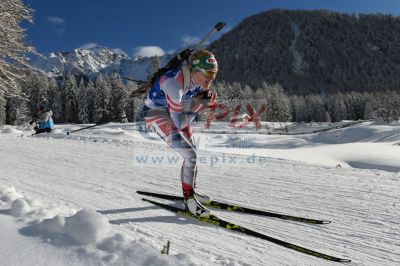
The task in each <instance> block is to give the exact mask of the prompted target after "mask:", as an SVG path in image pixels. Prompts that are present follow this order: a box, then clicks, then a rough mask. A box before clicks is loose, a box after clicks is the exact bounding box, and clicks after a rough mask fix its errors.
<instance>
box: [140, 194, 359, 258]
mask: <svg viewBox="0 0 400 266" xmlns="http://www.w3.org/2000/svg"><path fill="white" fill-rule="evenodd" d="M142 200H143V201H146V202H148V203H151V204H154V205H156V206H159V207H161V208H163V209H165V210H168V211H171V212H173V213H176V214H178V215H182V216H187V217H191V218H194V219H197V220H199V221H202V222H205V223H209V224H212V225H215V226H218V227H222V228H225V229H228V230H232V231H236V232H241V233H243V234H246V235H248V236H253V237H257V238H260V239H264V240H267V241H269V242H272V243H274V244H277V245H279V246H282V247H285V248H288V249H292V250H296V251H298V252H300V253H303V254H307V255H311V256H314V257H317V258H321V259H325V260H330V261H335V262H350V261H351V260H349V259H342V258H338V257H334V256H331V255H327V254H323V253H320V252H318V251H315V250H311V249H308V248H304V247H301V246H298V245H295V244H291V243H289V242H286V241H283V240H280V239H277V238H274V237H270V236H267V235H264V234H261V233H258V232H256V231H253V230H250V229H248V228H245V227H242V226H239V225H237V224H234V223H230V222H228V221H225V220H222V219H220V218H218V217H217V216H215V215H210V216H208V217H198V216H195V215H193V214H192V213H190V212H189V211H186V210H184V209H181V208H178V207H174V206H171V205H167V204H163V203H160V202H157V201H153V200H149V199H145V198H142Z"/></svg>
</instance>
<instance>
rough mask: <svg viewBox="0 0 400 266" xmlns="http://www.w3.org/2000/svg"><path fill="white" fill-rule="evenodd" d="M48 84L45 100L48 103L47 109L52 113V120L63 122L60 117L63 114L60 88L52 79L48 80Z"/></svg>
mask: <svg viewBox="0 0 400 266" xmlns="http://www.w3.org/2000/svg"><path fill="white" fill-rule="evenodd" d="M48 84H49V88H48V90H47V99H48V102H49V108H50V110H51V111H52V112H53V120H54V121H58V122H63V120H64V118H63V116H62V113H63V112H62V103H61V91H60V87H59V86H58V84H57V82H56V81H55V79H54V78H49V80H48Z"/></svg>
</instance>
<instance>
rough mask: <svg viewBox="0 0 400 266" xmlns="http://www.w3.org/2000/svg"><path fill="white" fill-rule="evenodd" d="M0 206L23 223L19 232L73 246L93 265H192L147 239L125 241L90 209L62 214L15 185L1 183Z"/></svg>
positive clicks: (64, 246)
mask: <svg viewBox="0 0 400 266" xmlns="http://www.w3.org/2000/svg"><path fill="white" fill-rule="evenodd" d="M0 208H1V209H0V213H1V214H8V215H12V216H14V217H17V218H18V221H22V222H25V223H24V224H23V227H22V228H21V229H20V230H19V232H20V234H21V235H25V236H33V237H38V238H39V239H42V240H43V241H42V242H40V243H41V244H43V243H49V244H52V245H53V246H54V247H57V248H58V249H63V248H67V249H73V250H74V251H75V253H76V254H77V256H79V257H82V259H86V260H88V259H89V260H90V261H91V262H93V261H97V263H96V264H98V262H99V261H100V262H101V263H105V264H116V265H121V264H125V265H126V264H129V265H193V262H192V261H191V260H190V258H188V257H187V256H185V255H182V254H177V255H168V256H167V255H162V254H161V252H160V250H161V247H159V249H160V250H158V249H157V248H155V247H154V246H152V244H151V243H150V242H148V241H147V240H146V239H143V238H139V239H137V240H128V239H127V237H126V236H125V235H124V234H121V233H116V232H114V231H113V228H112V226H111V224H110V223H109V222H108V220H107V219H106V217H105V216H103V215H101V214H100V213H98V212H95V211H92V210H80V211H78V212H76V211H75V210H70V211H69V213H72V215H70V216H64V215H63V214H62V213H60V212H62V211H61V210H63V208H52V209H51V208H50V209H49V208H46V207H45V206H43V205H42V204H40V203H39V202H38V201H36V200H32V199H30V198H28V197H26V196H24V195H22V194H21V193H19V192H17V191H16V190H15V188H14V187H1V186H0ZM7 208H8V209H7ZM57 210H58V212H59V213H58V214H56V213H57ZM64 212H65V211H64ZM51 216H52V217H51ZM49 217H51V218H49ZM27 260H29V258H27ZM91 262H89V261H88V262H87V263H88V264H91ZM67 264H69V263H68V261H66V262H65V265H67ZM60 265H62V264H60Z"/></svg>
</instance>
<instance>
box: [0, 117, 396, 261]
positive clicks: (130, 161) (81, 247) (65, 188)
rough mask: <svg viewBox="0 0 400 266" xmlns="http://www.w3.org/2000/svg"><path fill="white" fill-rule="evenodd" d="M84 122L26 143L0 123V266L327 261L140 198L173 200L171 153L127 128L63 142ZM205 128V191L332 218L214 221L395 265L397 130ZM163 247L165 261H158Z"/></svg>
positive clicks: (199, 134) (174, 158)
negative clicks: (160, 195)
mask: <svg viewBox="0 0 400 266" xmlns="http://www.w3.org/2000/svg"><path fill="white" fill-rule="evenodd" d="M85 126H88V125H57V126H56V130H55V131H54V133H51V134H41V135H37V136H33V137H32V136H31V134H32V132H33V131H32V130H21V129H17V128H15V127H13V126H5V127H3V128H1V134H0V156H1V160H0V169H1V172H0V239H1V243H2V245H0V253H1V254H2V259H1V262H0V264H1V265H337V263H334V262H327V261H324V260H321V259H318V258H314V257H312V256H309V255H303V254H301V253H299V252H296V251H292V250H288V249H285V248H283V247H279V246H277V245H275V244H273V243H269V242H267V241H265V240H261V239H257V238H254V237H249V236H245V235H242V234H240V233H237V232H231V231H229V230H225V229H222V228H216V227H215V226H211V225H206V224H203V223H201V222H199V221H194V220H192V219H190V218H183V217H180V216H176V215H174V214H173V213H170V212H168V211H165V210H162V209H160V208H158V207H156V206H152V205H149V204H148V203H146V202H143V201H142V200H141V198H142V196H140V195H138V194H136V193H135V191H136V190H147V191H154V192H164V193H168V194H176V195H179V194H180V180H179V172H180V165H181V163H182V160H181V159H180V157H179V156H178V155H177V154H176V153H174V152H173V151H171V150H170V149H169V148H168V147H167V146H166V145H165V144H164V143H163V142H162V141H160V140H159V139H158V137H157V136H155V135H153V134H150V135H147V134H145V133H143V132H139V131H137V130H136V125H134V124H129V123H128V124H118V123H110V124H106V125H102V126H99V127H95V128H91V129H88V130H82V131H78V132H73V133H71V134H70V135H68V136H67V134H66V132H68V131H71V130H76V129H79V128H83V127H85ZM203 126H204V125H202V124H197V125H195V127H194V132H195V136H196V139H195V140H196V143H197V144H198V147H199V169H198V179H197V184H198V189H199V191H200V192H201V193H206V194H208V195H210V196H211V197H213V198H215V199H218V200H221V201H224V202H228V203H238V204H241V205H244V206H247V207H253V208H257V209H262V210H266V211H274V212H278V213H286V214H291V215H296V216H304V217H308V218H317V219H327V220H331V221H332V223H331V224H328V225H305V224H299V223H295V222H289V221H282V220H277V219H273V218H267V217H260V216H255V215H243V214H237V213H230V212H224V211H217V210H214V211H213V212H214V213H215V214H216V215H218V216H220V217H221V218H223V219H226V220H230V221H233V222H235V223H237V224H239V225H242V226H245V227H248V228H250V229H253V230H254V231H257V232H261V233H263V234H266V235H269V236H271V237H275V238H278V239H282V240H285V241H288V242H290V243H293V244H297V245H300V246H303V247H307V248H311V249H315V250H316V251H319V252H323V253H327V254H330V255H333V256H338V257H342V258H349V259H351V260H352V262H351V263H349V264H348V265H399V263H400V231H399V223H400V222H399V217H400V211H399V210H400V201H399V198H400V190H399V189H398V187H399V183H400V126H399V124H397V125H378V124H376V123H372V122H364V123H361V124H357V125H353V126H351V127H347V128H342V129H335V130H332V131H327V132H318V133H312V134H303V135H273V134H272V135H268V134H257V133H256V132H254V133H253V134H251V133H249V132H246V133H243V134H241V133H238V134H222V133H210V132H208V133H207V132H204V131H203V130H202V128H203ZM213 126H214V127H219V126H220V125H219V124H213ZM323 126H324V125H322V126H321V127H323ZM302 127H304V128H303V129H304V131H307V130H308V128H307V127H308V125H301V126H298V127H297V128H296V131H297V132H299V131H301V130H302ZM225 130H229V129H228V128H226V129H225ZM248 130H251V128H248ZM144 159H146V161H145V160H144ZM162 202H165V203H168V201H162ZM174 204H176V205H177V206H179V205H180V204H179V203H174ZM167 241H171V250H170V254H169V255H165V254H161V252H160V251H161V250H162V249H163V246H164V245H166V243H167Z"/></svg>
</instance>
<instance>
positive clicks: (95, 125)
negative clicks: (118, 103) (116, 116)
mask: <svg viewBox="0 0 400 266" xmlns="http://www.w3.org/2000/svg"><path fill="white" fill-rule="evenodd" d="M125 118H127V117H126V116H124V117H121V119H125ZM107 123H109V122H107ZM107 123H100V124H94V125H91V126H87V127H83V128H80V129H75V130H72V131H67V135H69V134H71V133H73V132H78V131H81V130H85V129H89V128H93V127H97V126H101V125H105V124H107Z"/></svg>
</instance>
